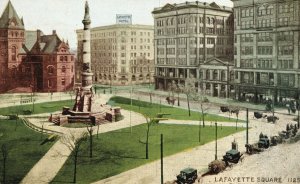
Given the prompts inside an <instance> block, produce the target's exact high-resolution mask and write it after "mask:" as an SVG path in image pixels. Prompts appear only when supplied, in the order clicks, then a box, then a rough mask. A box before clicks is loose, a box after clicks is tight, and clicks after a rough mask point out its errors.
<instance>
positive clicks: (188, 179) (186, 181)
mask: <svg viewBox="0 0 300 184" xmlns="http://www.w3.org/2000/svg"><path fill="white" fill-rule="evenodd" d="M197 178H198V174H197V169H194V168H190V167H188V168H185V169H183V170H181V171H180V174H179V175H177V181H176V183H178V184H191V183H194V182H195V181H196V179H197Z"/></svg>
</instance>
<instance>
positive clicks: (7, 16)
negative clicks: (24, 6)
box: [0, 1, 24, 29]
mask: <svg viewBox="0 0 300 184" xmlns="http://www.w3.org/2000/svg"><path fill="white" fill-rule="evenodd" d="M0 28H17V29H24V23H23V20H22V19H20V18H19V16H18V14H17V12H16V10H15V8H14V7H13V5H12V4H11V2H10V1H8V3H7V5H6V8H5V9H4V11H3V13H2V15H1V17H0Z"/></svg>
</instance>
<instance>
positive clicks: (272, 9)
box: [266, 5, 274, 15]
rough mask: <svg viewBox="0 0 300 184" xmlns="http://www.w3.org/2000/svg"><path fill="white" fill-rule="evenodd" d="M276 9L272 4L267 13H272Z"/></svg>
mask: <svg viewBox="0 0 300 184" xmlns="http://www.w3.org/2000/svg"><path fill="white" fill-rule="evenodd" d="M273 11H274V7H273V6H272V5H270V6H268V7H267V12H266V13H267V15H272V14H273Z"/></svg>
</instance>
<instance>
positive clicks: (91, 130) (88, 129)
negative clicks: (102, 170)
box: [86, 122, 99, 158]
mask: <svg viewBox="0 0 300 184" xmlns="http://www.w3.org/2000/svg"><path fill="white" fill-rule="evenodd" d="M86 129H87V132H88V134H89V142H90V158H92V157H93V131H94V127H93V123H92V122H89V123H86ZM98 130H99V126H98ZM97 136H98V131H97Z"/></svg>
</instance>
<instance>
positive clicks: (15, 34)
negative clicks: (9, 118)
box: [0, 1, 75, 92]
mask: <svg viewBox="0 0 300 184" xmlns="http://www.w3.org/2000/svg"><path fill="white" fill-rule="evenodd" d="M74 56H75V55H74V54H72V53H70V49H69V44H68V42H64V41H63V40H61V39H60V38H59V37H58V35H57V34H56V31H53V33H52V34H50V35H44V34H43V32H42V31H40V30H36V31H28V30H25V26H24V21H23V18H20V17H19V16H18V14H17V12H16V10H15V9H14V7H13V5H12V3H11V2H10V1H9V2H8V4H7V6H6V8H5V9H4V11H3V13H2V15H1V17H0V92H7V91H11V92H34V91H39V92H54V91H65V90H68V89H72V88H73V84H74V71H75V67H74V63H75V57H74Z"/></svg>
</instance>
